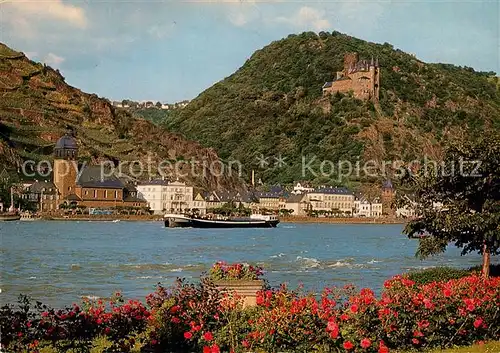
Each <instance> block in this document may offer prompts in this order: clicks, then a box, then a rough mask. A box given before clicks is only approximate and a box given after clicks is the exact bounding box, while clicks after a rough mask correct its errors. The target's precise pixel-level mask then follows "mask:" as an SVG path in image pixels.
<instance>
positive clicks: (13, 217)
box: [0, 213, 21, 222]
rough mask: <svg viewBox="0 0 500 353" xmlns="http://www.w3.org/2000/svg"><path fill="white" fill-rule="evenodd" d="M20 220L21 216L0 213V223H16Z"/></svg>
mask: <svg viewBox="0 0 500 353" xmlns="http://www.w3.org/2000/svg"><path fill="white" fill-rule="evenodd" d="M19 219H21V216H20V215H19V214H17V213H0V222H1V221H18V220H19Z"/></svg>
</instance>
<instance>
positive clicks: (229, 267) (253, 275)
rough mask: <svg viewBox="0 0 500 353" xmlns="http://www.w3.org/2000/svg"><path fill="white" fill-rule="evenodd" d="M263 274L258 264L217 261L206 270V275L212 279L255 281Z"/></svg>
mask: <svg viewBox="0 0 500 353" xmlns="http://www.w3.org/2000/svg"><path fill="white" fill-rule="evenodd" d="M263 274H264V271H263V269H262V267H259V266H253V265H249V264H241V263H234V264H228V263H226V262H224V261H219V262H216V263H215V264H214V265H213V266H212V268H211V269H210V271H209V272H208V277H209V278H210V279H211V280H212V281H238V280H246V281H255V280H259V279H261V277H262V275H263Z"/></svg>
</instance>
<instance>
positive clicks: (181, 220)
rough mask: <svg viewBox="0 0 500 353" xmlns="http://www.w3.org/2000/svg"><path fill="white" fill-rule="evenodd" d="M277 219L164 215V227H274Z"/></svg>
mask: <svg viewBox="0 0 500 353" xmlns="http://www.w3.org/2000/svg"><path fill="white" fill-rule="evenodd" d="M278 223H279V220H277V219H275V220H257V219H245V220H241V219H234V220H213V219H202V218H190V217H186V216H167V217H165V227H167V228H177V227H191V228H275V227H276V226H277V225H278Z"/></svg>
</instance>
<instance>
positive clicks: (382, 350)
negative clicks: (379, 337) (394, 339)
mask: <svg viewBox="0 0 500 353" xmlns="http://www.w3.org/2000/svg"><path fill="white" fill-rule="evenodd" d="M378 353H389V348H387V346H386V345H385V344H384V342H383V341H380V344H379V348H378Z"/></svg>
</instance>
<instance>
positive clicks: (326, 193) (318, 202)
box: [307, 187, 354, 214]
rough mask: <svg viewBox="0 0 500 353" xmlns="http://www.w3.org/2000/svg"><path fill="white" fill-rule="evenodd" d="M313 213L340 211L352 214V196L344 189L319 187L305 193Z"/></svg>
mask: <svg viewBox="0 0 500 353" xmlns="http://www.w3.org/2000/svg"><path fill="white" fill-rule="evenodd" d="M307 198H308V201H309V203H310V204H311V209H312V210H313V211H341V212H343V213H345V214H352V212H353V210H354V194H353V193H352V192H351V191H350V190H348V189H346V188H332V187H321V188H318V189H314V191H312V192H309V193H307Z"/></svg>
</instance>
